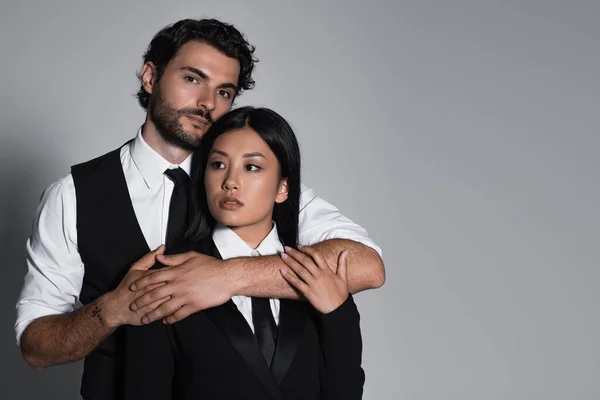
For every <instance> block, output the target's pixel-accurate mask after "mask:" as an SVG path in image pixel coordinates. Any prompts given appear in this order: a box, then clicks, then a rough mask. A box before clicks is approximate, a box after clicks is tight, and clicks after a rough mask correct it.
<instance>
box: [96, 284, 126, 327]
mask: <svg viewBox="0 0 600 400" xmlns="http://www.w3.org/2000/svg"><path fill="white" fill-rule="evenodd" d="M113 304H114V293H113V292H108V293H105V294H103V295H102V296H100V297H98V298H97V299H96V300H95V301H94V302H93V303H92V304H91V310H90V312H91V314H92V318H93V319H95V320H96V322H98V323H99V324H100V325H102V326H103V327H104V328H106V329H110V330H115V329H117V328H118V327H119V326H121V325H122V323H121V321H120V320H119V317H118V315H117V314H116V313H115V312H114V309H115V307H114V305H113Z"/></svg>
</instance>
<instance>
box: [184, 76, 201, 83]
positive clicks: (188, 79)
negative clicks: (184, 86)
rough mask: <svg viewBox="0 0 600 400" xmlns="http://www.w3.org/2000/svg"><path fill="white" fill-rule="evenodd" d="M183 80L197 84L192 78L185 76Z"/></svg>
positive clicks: (196, 80)
mask: <svg viewBox="0 0 600 400" xmlns="http://www.w3.org/2000/svg"><path fill="white" fill-rule="evenodd" d="M185 80H186V81H188V82H190V83H198V79H196V78H194V77H193V76H186V77H185Z"/></svg>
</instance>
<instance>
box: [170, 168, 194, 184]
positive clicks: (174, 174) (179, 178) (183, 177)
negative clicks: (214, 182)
mask: <svg viewBox="0 0 600 400" xmlns="http://www.w3.org/2000/svg"><path fill="white" fill-rule="evenodd" d="M165 175H167V176H168V177H169V179H171V180H172V181H173V183H174V184H175V186H183V185H186V184H187V183H188V182H189V179H190V177H189V175H188V174H187V173H186V172H185V171H184V170H182V169H181V168H175V169H167V170H166V171H165Z"/></svg>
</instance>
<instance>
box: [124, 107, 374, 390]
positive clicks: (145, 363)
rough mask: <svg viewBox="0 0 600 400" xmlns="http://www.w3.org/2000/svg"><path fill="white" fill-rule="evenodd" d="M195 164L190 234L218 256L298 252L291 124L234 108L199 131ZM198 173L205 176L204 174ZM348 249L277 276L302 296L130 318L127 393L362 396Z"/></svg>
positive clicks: (199, 247)
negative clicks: (133, 323)
mask: <svg viewBox="0 0 600 400" xmlns="http://www.w3.org/2000/svg"><path fill="white" fill-rule="evenodd" d="M195 157H196V160H200V162H199V163H198V165H197V167H196V172H195V174H194V175H195V177H196V179H195V181H196V182H198V183H199V184H198V193H197V198H196V208H197V212H196V213H195V215H196V217H195V219H194V220H193V221H192V223H191V226H190V230H189V233H188V239H189V240H187V241H186V243H182V244H181V246H180V247H181V248H178V249H177V250H178V251H186V250H190V249H194V250H196V251H201V252H203V253H206V254H210V255H213V256H215V257H218V258H223V259H227V258H231V257H241V256H252V255H272V254H278V253H279V254H282V257H284V258H285V257H289V256H287V254H286V253H285V252H284V246H287V247H288V248H286V250H287V252H289V253H292V254H295V253H294V250H292V249H290V248H295V247H296V245H297V242H298V215H299V201H300V190H301V189H300V150H299V148H298V143H297V141H296V137H295V136H294V133H293V131H292V129H291V128H290V126H289V125H288V123H287V122H286V121H285V120H284V119H283V118H282V117H281V116H279V115H278V114H277V113H275V112H273V111H271V110H269V109H264V108H252V107H242V108H239V109H237V110H234V111H231V112H230V113H229V114H227V115H225V116H223V117H221V118H220V119H219V120H218V121H217V122H215V124H214V125H213V126H212V127H211V129H210V130H209V132H207V133H206V135H205V137H204V139H203V143H202V146H201V149H200V150H199V153H198V154H196V156H195ZM202 182H203V183H204V186H203V185H201V184H200V183H202ZM346 257H347V253H346V254H342V255H340V257H339V260H338V266H337V269H336V272H335V273H334V272H332V270H331V269H330V267H329V266H328V265H327V264H326V263H325V262H324V261H323V260H322V259H321V258H320V257H314V258H315V261H314V262H310V263H307V262H305V263H304V264H303V265H301V264H299V263H295V262H293V263H292V265H293V271H291V270H288V271H284V270H282V271H281V272H282V275H283V276H284V278H285V279H286V280H287V281H288V282H289V283H290V284H291V285H293V286H294V287H295V288H296V289H298V291H299V292H300V293H302V294H303V295H304V296H305V297H306V299H307V300H308V302H306V301H294V300H278V299H270V300H267V299H254V298H248V297H246V296H234V297H233V298H232V300H230V301H228V302H227V303H225V304H223V305H222V306H219V307H215V308H211V309H208V310H205V311H203V312H199V313H196V314H194V315H191V316H190V317H188V318H186V319H184V320H183V321H180V322H178V323H176V324H174V325H172V326H165V325H163V324H162V323H160V322H157V323H153V324H149V325H146V326H143V327H137V328H133V327H131V328H128V330H127V332H126V335H127V360H126V364H127V371H126V374H125V380H126V396H125V397H126V398H127V399H154V398H155V399H171V398H172V399H288V398H290V399H291V398H293V399H360V398H361V397H362V387H363V383H364V373H363V370H362V368H361V366H360V365H361V350H362V344H361V335H360V327H359V315H358V311H357V309H356V306H355V304H354V302H353V299H352V297H351V296H350V295H349V294H348V283H347V279H346Z"/></svg>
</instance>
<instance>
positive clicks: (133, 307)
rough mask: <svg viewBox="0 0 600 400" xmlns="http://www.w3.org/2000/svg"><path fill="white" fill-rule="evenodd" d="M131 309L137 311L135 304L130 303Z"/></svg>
mask: <svg viewBox="0 0 600 400" xmlns="http://www.w3.org/2000/svg"><path fill="white" fill-rule="evenodd" d="M131 309H132V310H133V311H135V310H137V304H135V303H131Z"/></svg>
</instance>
